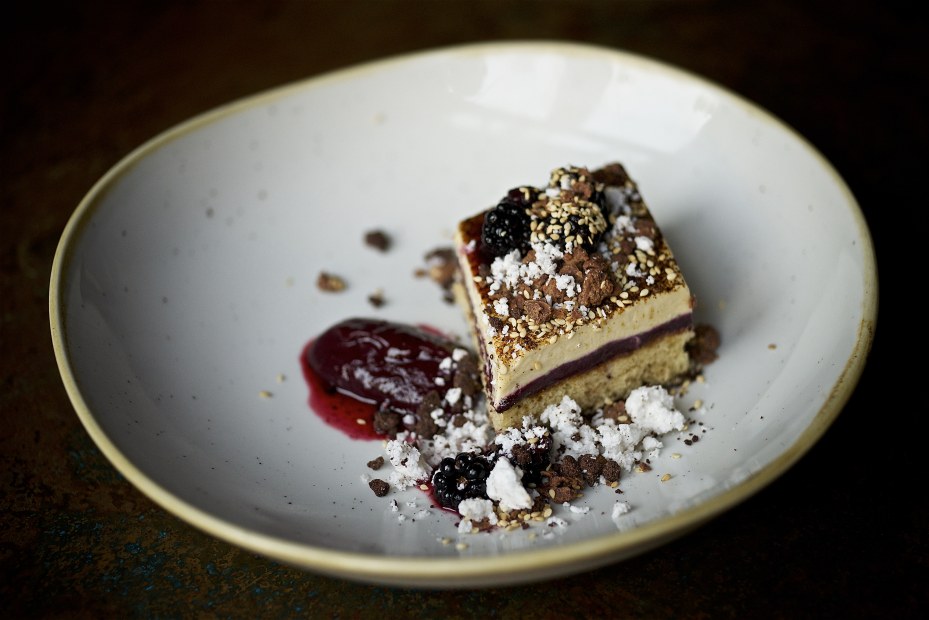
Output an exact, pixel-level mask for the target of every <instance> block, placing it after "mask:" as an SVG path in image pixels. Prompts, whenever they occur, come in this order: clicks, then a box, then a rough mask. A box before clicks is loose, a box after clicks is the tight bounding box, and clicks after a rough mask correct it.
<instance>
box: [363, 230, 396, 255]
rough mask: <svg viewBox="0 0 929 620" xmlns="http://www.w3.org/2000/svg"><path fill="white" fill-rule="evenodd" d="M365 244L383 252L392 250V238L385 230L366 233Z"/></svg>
mask: <svg viewBox="0 0 929 620" xmlns="http://www.w3.org/2000/svg"><path fill="white" fill-rule="evenodd" d="M365 244H366V245H368V246H370V247H372V248H374V249H376V250H380V251H381V252H386V251H387V250H389V249H390V245H391V238H390V237H389V236H388V235H387V233H385V232H384V231H383V230H372V231H370V232H367V233H365Z"/></svg>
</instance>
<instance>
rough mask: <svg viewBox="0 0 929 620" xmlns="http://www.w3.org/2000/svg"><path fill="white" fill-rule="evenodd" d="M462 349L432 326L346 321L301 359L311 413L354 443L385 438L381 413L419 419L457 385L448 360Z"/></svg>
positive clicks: (314, 343) (325, 334)
mask: <svg viewBox="0 0 929 620" xmlns="http://www.w3.org/2000/svg"><path fill="white" fill-rule="evenodd" d="M456 348H457V347H456V345H455V343H454V342H452V341H450V340H448V339H446V338H444V337H442V336H441V335H440V334H439V332H438V330H436V329H434V328H431V327H422V328H417V327H413V326H409V325H403V324H400V323H392V322H389V321H383V320H378V319H359V318H355V319H348V320H345V321H342V322H341V323H338V324H336V325H334V326H332V327H330V328H329V329H327V330H326V331H325V332H323V333H322V334H321V335H320V336H319V337H317V338H316V339H314V340H312V341H310V342H309V343H308V344H307V345H306V347H304V349H303V353H302V354H301V356H300V364H301V366H302V368H303V375H304V377H305V378H306V381H307V384H308V386H309V389H310V396H309V405H310V409H312V410H313V411H314V412H315V413H316V414H317V415H319V416H320V417H321V418H322V419H323V420H324V421H325V422H326V424H328V425H329V426H332V427H333V428H337V429H339V430H340V431H342V432H343V433H345V434H346V435H348V436H349V437H351V438H353V439H383V438H384V435H382V434H379V433H377V431H376V430H375V424H374V418H375V414H376V413H377V412H378V411H380V410H390V411H392V412H396V413H398V414H401V415H415V414H416V412H417V409H418V408H419V405H420V403H422V402H423V399H424V398H425V397H426V395H427V394H429V392H433V391H435V390H436V386H437V385H451V384H452V382H453V380H454V373H453V371H452V370H450V368H449V366H448V365H447V364H444V365H443V360H446V359H447V358H449V357H451V356H452V355H453V352H454V350H455V349H456Z"/></svg>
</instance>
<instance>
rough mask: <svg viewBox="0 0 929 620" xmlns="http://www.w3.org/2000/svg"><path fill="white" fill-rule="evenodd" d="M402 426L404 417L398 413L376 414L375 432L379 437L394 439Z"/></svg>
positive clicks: (384, 412) (380, 412) (383, 412)
mask: <svg viewBox="0 0 929 620" xmlns="http://www.w3.org/2000/svg"><path fill="white" fill-rule="evenodd" d="M402 426H403V416H401V415H400V414H399V413H397V412H396V411H384V410H382V411H378V412H377V413H375V414H374V432H375V433H377V434H378V435H387V436H388V437H390V438H391V439H393V438H394V437H396V436H397V431H398V430H400V428H401V427H402Z"/></svg>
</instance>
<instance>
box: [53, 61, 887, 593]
mask: <svg viewBox="0 0 929 620" xmlns="http://www.w3.org/2000/svg"><path fill="white" fill-rule="evenodd" d="M610 161H621V162H623V163H624V164H625V165H626V166H627V168H628V169H629V171H630V173H631V174H632V175H633V177H634V178H636V179H637V181H638V182H639V184H640V188H641V190H642V192H643V194H644V196H645V199H646V200H647V201H648V203H649V205H650V207H651V209H652V211H653V213H654V214H655V216H656V218H657V219H658V221H659V223H660V224H661V226H662V228H663V230H664V232H665V234H666V236H667V237H668V238H669V240H670V243H671V245H672V247H673V248H674V250H675V252H676V254H677V257H678V260H679V262H680V263H681V265H682V267H683V269H684V272H685V274H686V276H687V278H688V281H689V283H690V285H691V288H692V289H693V290H694V291H695V293H696V295H697V296H698V300H699V306H698V320H700V321H706V322H710V323H712V324H713V325H715V326H716V327H717V328H718V329H719V330H720V332H721V333H722V337H723V346H722V348H721V350H720V354H721V357H720V359H719V360H718V361H717V362H716V363H714V364H713V365H712V366H710V367H709V368H708V371H707V373H706V378H707V382H706V383H705V384H703V385H699V386H696V387H695V388H694V389H692V390H691V391H690V392H689V393H688V394H687V396H686V397H685V399H684V401H683V402H682V403H681V404H682V406H684V407H686V406H687V405H688V404H690V403H691V402H693V401H694V400H696V399H701V400H703V401H704V409H705V411H704V412H703V413H700V414H697V418H698V420H699V422H701V423H702V426H701V427H700V430H701V431H703V430H706V432H705V433H702V434H701V441H700V442H699V443H697V444H695V445H691V446H685V445H684V443H683V439H684V437H683V436H676V435H672V436H669V437H668V438H667V440H666V445H667V448H666V449H665V451H664V452H663V455H662V456H661V457H660V458H659V459H657V461H656V462H655V463H653V465H654V469H653V471H651V472H648V473H642V474H633V475H629V476H627V477H626V478H625V479H624V480H623V483H622V488H623V489H624V491H625V494H624V495H623V499H625V500H626V501H628V502H629V503H630V505H631V506H632V510H631V512H629V513H628V514H626V515H623V516H622V517H620V518H617V519H615V520H614V519H613V518H611V510H610V509H611V507H612V505H613V503H614V501H615V499H616V496H615V495H614V494H612V493H611V492H610V491H609V490H607V489H603V488H601V489H598V490H594V491H591V492H589V493H587V495H586V496H585V498H584V499H583V501H581V502H579V503H578V505H581V506H586V507H589V508H590V512H589V513H587V514H585V515H576V514H573V513H567V514H563V515H562V516H564V517H565V518H566V519H567V520H568V521H569V525H568V526H567V527H565V528H556V529H545V528H540V527H535V528H530V529H529V530H526V531H519V532H512V533H490V534H482V535H462V536H461V537H459V536H458V534H457V532H456V529H455V519H454V518H453V517H452V516H451V515H449V514H448V513H445V512H442V511H440V510H436V509H429V508H428V506H429V503H428V501H427V498H426V497H425V496H424V495H422V494H421V493H419V492H418V491H415V490H411V491H407V492H403V493H400V494H395V497H396V498H397V499H398V500H399V503H400V509H401V510H400V513H399V514H403V515H405V516H406V517H408V518H407V519H406V520H405V521H401V520H400V519H398V513H394V512H391V511H390V510H389V508H388V502H387V500H386V499H379V498H377V497H375V496H374V495H373V494H372V493H371V491H370V490H369V489H368V487H367V485H366V484H364V483H363V482H362V481H361V474H363V473H365V472H366V471H367V469H366V468H365V462H367V461H368V460H370V459H371V458H373V457H375V456H377V455H378V454H380V453H381V447H380V444H379V442H362V441H353V440H350V439H348V438H347V437H345V436H344V435H342V434H341V433H340V432H338V431H336V430H333V429H332V428H330V427H328V426H326V425H325V424H323V423H322V422H321V421H320V420H319V419H318V418H317V417H316V416H315V415H314V414H313V413H312V412H311V411H310V410H309V408H308V405H307V397H308V390H307V386H306V384H305V383H304V381H303V378H302V376H301V371H300V364H299V356H300V352H301V349H302V348H303V346H304V345H305V343H306V342H307V341H308V340H309V339H311V338H312V337H313V336H314V335H316V334H318V333H319V332H321V331H322V330H323V329H325V328H326V327H328V326H329V325H330V324H332V323H334V322H336V321H338V320H341V319H343V318H346V317H348V316H355V315H372V316H380V317H384V318H388V319H393V320H399V321H403V322H408V323H429V324H432V325H434V326H436V327H438V328H441V329H443V330H446V331H449V332H452V333H457V334H461V335H464V334H465V324H464V320H463V318H462V317H461V316H460V314H459V312H458V311H457V309H455V308H454V307H452V306H449V305H447V304H445V303H444V302H443V301H442V300H441V295H440V293H439V291H438V290H437V288H436V287H435V286H434V285H433V284H432V283H431V282H429V281H428V280H425V279H417V278H415V277H414V275H413V274H414V271H415V270H416V269H417V268H418V267H420V266H422V265H423V255H424V254H425V253H426V252H428V251H429V250H431V249H433V248H435V247H438V246H443V245H448V244H449V242H450V235H451V230H452V227H453V226H454V224H455V222H456V221H457V220H458V219H460V218H462V217H464V216H466V215H469V214H472V213H474V212H476V211H478V210H480V209H482V208H484V207H486V206H488V205H490V204H492V203H494V202H495V201H496V200H497V199H498V198H499V197H500V196H501V195H502V194H503V192H504V191H505V190H507V189H508V188H510V187H512V186H515V185H518V184H521V183H535V184H540V183H543V182H544V181H545V180H546V177H547V174H548V171H549V170H550V169H551V168H553V167H556V166H559V165H563V164H568V163H570V164H577V165H588V166H591V167H594V166H599V165H602V164H604V163H607V162H610ZM373 228H382V229H384V230H386V231H387V232H389V233H390V234H391V235H392V236H393V238H394V246H393V248H392V249H391V251H390V252H388V253H386V254H383V255H382V254H379V253H376V252H375V251H373V250H372V249H370V248H367V247H365V245H364V244H363V242H362V237H363V234H364V233H365V232H366V231H367V230H370V229H373ZM323 270H324V271H331V272H334V273H337V274H339V275H342V276H343V277H344V278H345V279H346V280H347V282H348V289H347V290H346V291H344V292H342V293H339V294H332V293H324V292H321V291H319V290H318V289H317V288H316V286H315V280H316V276H317V274H318V273H319V272H320V271H323ZM377 289H381V290H383V292H384V296H385V298H386V301H387V303H386V305H385V306H384V307H383V308H380V309H374V308H372V307H371V306H370V305H369V303H368V301H367V297H368V295H369V294H371V293H372V292H374V291H375V290H377ZM876 300H877V281H876V269H875V263H874V255H873V250H872V245H871V240H870V237H869V234H868V231H867V229H866V226H865V223H864V221H863V218H862V217H861V214H860V212H859V209H858V206H857V205H856V203H855V200H854V198H853V197H852V196H851V194H850V193H849V191H848V189H847V188H846V186H845V184H844V183H843V181H842V180H841V178H840V177H839V176H838V175H837V174H836V172H835V171H834V170H833V169H832V167H831V166H830V165H829V164H828V163H827V162H826V161H825V160H824V159H823V158H822V157H821V156H820V155H819V154H818V153H817V152H816V151H815V150H814V149H813V148H811V146H810V145H809V144H808V143H806V142H805V141H804V140H803V139H802V138H801V137H799V136H798V135H797V134H795V133H794V132H792V131H791V130H790V129H789V128H788V127H786V126H785V125H783V124H782V123H781V122H779V121H778V120H777V119H775V118H773V117H771V116H770V115H769V114H767V113H766V112H764V111H762V110H760V109H758V108H757V107H755V106H754V105H752V104H751V103H749V102H747V101H745V100H743V99H741V98H739V97H738V96H736V95H733V94H731V93H729V92H726V91H724V90H722V89H720V88H718V87H717V86H715V85H713V84H711V83H708V82H706V81H704V80H702V79H700V78H699V77H696V76H693V75H691V74H688V73H685V72H682V71H680V70H677V69H674V68H671V67H668V66H666V65H662V64H659V63H657V62H654V61H651V60H648V59H644V58H641V57H636V56H632V55H628V54H624V53H621V52H618V51H612V50H605V49H600V48H592V47H586V46H577V45H567V44H554V43H531V44H489V45H477V46H468V47H460V48H452V49H444V50H438V51H434V52H428V53H423V54H418V55H412V56H406V57H401V58H396V59H389V60H386V61H382V62H377V63H373V64H368V65H364V66H361V67H357V68H352V69H349V70H345V71H340V72H337V73H333V74H330V75H325V76H322V77H318V78H314V79H311V80H307V81H305V82H300V83H297V84H293V85H290V86H287V87H284V88H281V89H277V90H274V91H271V92H268V93H264V94H261V95H258V96H255V97H252V98H249V99H246V100H243V101H239V102H235V103H232V104H230V105H228V106H225V107H223V108H220V109H217V110H214V111H211V112H208V113H206V114H204V115H202V116H200V117H197V118H195V119H192V120H191V121H189V122H187V123H185V124H183V125H181V126H179V127H176V128H174V129H171V130H169V131H167V132H165V133H164V134H162V135H160V136H158V137H156V138H154V139H152V140H151V141H150V142H148V143H146V144H144V145H142V146H141V147H140V148H139V149H137V150H136V151H135V152H133V153H131V154H130V155H128V156H127V157H126V158H125V159H124V160H123V161H121V162H120V163H119V164H118V165H116V166H115V167H114V168H113V169H112V170H111V171H110V172H109V173H107V174H106V176H104V177H103V178H102V179H101V180H100V181H99V182H98V183H97V184H96V185H95V186H94V187H93V188H92V189H91V191H90V192H89V194H88V195H87V196H86V198H85V199H84V200H83V201H82V203H81V204H80V205H79V206H78V208H77V210H76V212H75V214H74V216H73V217H72V219H71V221H70V222H69V224H68V226H67V229H66V230H65V232H64V234H63V236H62V240H61V244H60V246H59V249H58V253H57V255H56V259H55V264H54V268H53V273H52V281H51V299H50V312H51V328H52V336H53V340H54V345H55V351H56V355H57V358H58V363H59V366H60V369H61V374H62V377H63V379H64V382H65V385H66V387H67V390H68V393H69V395H70V397H71V399H72V402H73V403H74V406H75V409H76V410H77V413H78V415H79V416H80V419H81V421H82V422H83V424H84V426H85V427H86V429H87V431H88V432H89V434H90V435H91V436H92V437H93V439H94V441H95V442H96V443H97V444H98V446H99V447H100V449H101V450H102V451H103V452H104V453H105V454H106V455H107V457H108V458H109V459H110V460H111V461H112V463H113V464H114V466H115V467H116V468H117V469H119V471H120V472H122V473H123V474H124V475H125V476H126V478H128V479H129V480H130V481H131V482H132V483H133V484H135V485H136V486H138V488H139V489H141V490H142V491H143V492H144V493H145V494H147V495H148V496H149V497H151V498H152V499H153V500H155V501H156V502H158V503H159V504H161V505H162V506H164V507H165V508H166V509H167V510H169V511H171V512H173V513H175V514H177V515H178V516H180V517H181V518H183V519H185V520H187V521H188V522H190V523H191V524H193V525H194V526H196V527H199V528H201V529H203V530H205V531H207V532H209V533H211V534H213V535H215V536H217V537H220V538H222V539H225V540H227V541H230V542H232V543H234V544H237V545H240V546H242V547H245V548H248V549H251V550H254V551H256V552H259V553H262V554H265V555H266V556H269V557H272V558H275V559H278V560H280V561H284V562H287V563H291V564H294V565H298V566H302V567H305V568H308V569H311V570H316V571H320V572H325V573H328V574H332V575H339V576H344V577H348V578H352V579H358V580H363V581H370V582H377V583H385V584H399V585H413V586H437V587H465V586H481V585H500V584H506V583H519V582H525V581H531V580H539V579H544V578H548V577H552V576H558V575H565V574H570V573H574V572H578V571H581V570H585V569H589V568H593V567H595V566H599V565H602V564H606V563H609V562H614V561H618V560H621V559H623V558H626V557H629V556H631V555H633V554H636V553H639V552H642V551H644V550H646V549H648V548H651V547H654V546H655V545H658V544H661V543H662V542H665V541H667V540H669V539H671V538H673V537H675V536H679V535H681V534H683V533H685V532H687V531H689V530H690V529H692V528H694V527H695V526H697V525H699V524H700V523H702V522H704V521H705V520H707V519H709V518H711V517H713V516H714V515H716V514H718V513H720V512H721V511H723V510H726V509H727V508H729V507H731V506H733V505H734V504H736V503H737V502H739V501H741V500H743V499H745V498H746V497H748V496H749V495H751V494H752V493H754V492H756V491H757V490H759V489H761V488H762V487H763V486H764V485H766V484H768V483H769V482H770V481H771V480H773V479H774V478H775V477H777V476H778V475H779V474H781V473H782V472H783V471H784V470H786V469H787V468H788V467H789V466H790V465H792V464H793V463H794V462H795V461H796V460H797V459H798V458H799V457H800V456H801V455H802V454H803V453H804V452H805V451H806V450H808V449H809V448H810V447H811V446H812V445H813V444H814V443H815V442H816V440H817V439H818V438H819V437H820V436H821V435H822V433H823V432H824V431H825V429H826V428H827V427H828V425H829V424H830V423H831V422H832V420H833V419H834V418H835V416H836V415H838V413H839V411H840V409H841V408H842V406H843V405H844V403H845V402H846V400H847V398H848V396H849V395H850V393H851V391H852V389H853V388H854V385H855V383H856V381H857V379H858V377H859V375H860V373H861V369H862V367H863V364H864V359H865V357H866V354H867V351H868V349H869V346H870V343H871V335H872V332H873V327H874V320H875V316H876V305H877V301H876ZM265 391H266V392H269V393H270V397H269V398H263V397H261V396H260V394H261V393H262V392H265ZM672 453H677V454H679V455H680V458H676V459H672V458H671V454H672ZM664 474H670V476H671V478H670V479H669V480H667V481H666V482H661V481H660V478H661V476H663V475H664ZM556 530H557V531H556ZM446 538H450V539H451V541H452V544H443V542H442V539H446ZM446 542H447V541H446ZM458 542H463V543H466V544H463V545H458V544H455V543H458Z"/></svg>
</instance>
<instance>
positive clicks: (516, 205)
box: [481, 187, 538, 256]
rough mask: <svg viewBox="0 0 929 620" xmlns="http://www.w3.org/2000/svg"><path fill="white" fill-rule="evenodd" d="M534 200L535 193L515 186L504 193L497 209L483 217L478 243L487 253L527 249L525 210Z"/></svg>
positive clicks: (505, 252)
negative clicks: (481, 244) (479, 242)
mask: <svg viewBox="0 0 929 620" xmlns="http://www.w3.org/2000/svg"><path fill="white" fill-rule="evenodd" d="M537 197H538V190H537V189H535V188H531V187H517V188H514V189H511V190H510V191H509V192H507V194H506V196H504V197H503V199H502V200H500V202H499V203H497V206H496V207H494V208H493V209H491V210H490V211H488V212H487V214H486V215H484V224H483V226H482V227H481V242H482V243H483V245H484V247H485V248H486V249H487V251H489V252H490V253H491V254H494V255H496V256H503V255H504V254H508V253H509V252H512V251H513V250H519V251H520V252H525V251H526V250H528V249H529V214H528V213H527V210H528V208H529V207H531V206H532V203H533V202H535V200H536V199H537Z"/></svg>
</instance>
